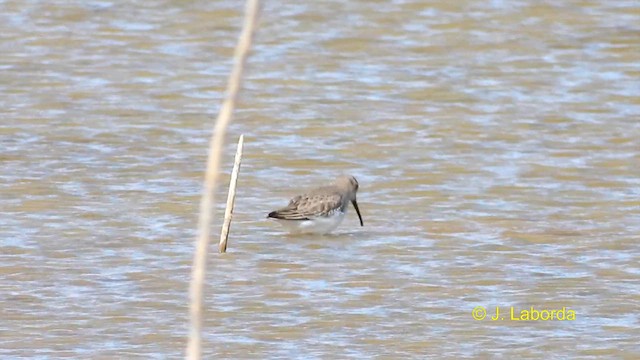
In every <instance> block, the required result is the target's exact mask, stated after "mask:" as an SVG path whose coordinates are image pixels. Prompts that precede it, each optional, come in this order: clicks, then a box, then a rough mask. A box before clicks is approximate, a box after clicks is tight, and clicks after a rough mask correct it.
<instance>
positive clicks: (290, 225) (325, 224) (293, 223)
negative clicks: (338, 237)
mask: <svg viewBox="0 0 640 360" xmlns="http://www.w3.org/2000/svg"><path fill="white" fill-rule="evenodd" d="M343 219H344V213H343V212H341V211H336V212H335V213H334V214H333V215H331V216H327V217H321V216H320V217H316V218H314V219H312V220H276V221H277V222H278V224H280V225H282V226H284V227H285V228H286V229H287V230H288V231H289V232H291V233H294V234H328V233H330V232H331V231H333V230H335V228H337V227H338V225H340V223H341V222H342V220H343Z"/></svg>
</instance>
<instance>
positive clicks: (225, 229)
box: [218, 135, 244, 253]
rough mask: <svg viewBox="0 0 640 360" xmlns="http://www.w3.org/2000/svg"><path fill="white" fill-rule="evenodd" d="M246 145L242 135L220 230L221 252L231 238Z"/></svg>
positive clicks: (224, 250)
mask: <svg viewBox="0 0 640 360" xmlns="http://www.w3.org/2000/svg"><path fill="white" fill-rule="evenodd" d="M243 146H244V135H240V139H238V150H236V159H235V161H234V162H233V171H232V172H231V181H230V182H229V195H228V196H227V207H226V209H225V211H224V223H223V225H222V231H221V232H220V244H219V245H218V250H219V251H220V252H221V253H225V252H227V240H228V239H229V229H230V228H231V218H233V206H234V204H235V201H236V186H237V185H238V172H239V171H240V164H241V163H242V147H243Z"/></svg>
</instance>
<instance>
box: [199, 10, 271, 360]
mask: <svg viewBox="0 0 640 360" xmlns="http://www.w3.org/2000/svg"><path fill="white" fill-rule="evenodd" d="M258 12H259V1H258V0H247V2H246V5H245V17H244V24H243V27H242V33H241V34H240V37H239V39H238V45H237V46H236V49H235V52H234V65H233V69H232V70H231V75H230V76H229V81H228V83H227V93H226V97H225V99H224V101H223V103H222V107H221V109H220V113H219V114H218V118H217V119H216V125H215V127H214V129H213V134H212V136H211V140H210V142H209V155H208V156H209V157H208V161H207V171H206V174H205V183H204V189H203V194H202V199H201V201H200V217H199V218H198V237H197V239H196V250H195V253H194V256H193V265H192V268H191V283H190V284H189V298H190V301H189V323H190V324H189V340H188V344H187V350H186V358H187V359H188V360H200V358H201V356H202V308H203V304H202V303H203V288H204V279H205V273H206V265H207V250H208V248H209V232H210V226H211V218H212V214H211V212H212V206H213V203H214V199H215V194H214V193H215V188H216V181H217V178H218V171H219V169H220V158H221V155H222V147H223V143H224V136H225V133H226V130H227V127H228V125H229V123H230V122H231V116H232V114H233V110H234V108H235V103H236V100H237V98H238V92H239V91H240V83H241V80H242V73H243V71H244V64H245V62H246V59H247V55H248V53H249V48H250V46H251V40H252V38H253V33H254V28H255V25H256V23H257V19H258Z"/></svg>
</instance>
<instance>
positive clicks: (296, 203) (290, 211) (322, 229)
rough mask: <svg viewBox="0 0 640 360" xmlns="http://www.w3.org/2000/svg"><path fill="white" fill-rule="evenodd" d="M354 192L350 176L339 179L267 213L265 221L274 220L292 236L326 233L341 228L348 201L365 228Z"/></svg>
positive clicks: (296, 197) (353, 181)
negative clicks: (293, 234)
mask: <svg viewBox="0 0 640 360" xmlns="http://www.w3.org/2000/svg"><path fill="white" fill-rule="evenodd" d="M356 192H358V180H356V178H354V177H353V176H341V177H339V178H338V179H337V180H336V181H335V183H334V184H333V185H329V186H323V187H319V188H317V189H313V190H311V191H309V192H307V193H304V194H301V195H297V196H295V197H294V198H293V199H291V201H289V205H287V206H285V207H283V208H282V209H280V210H276V211H272V212H270V213H269V215H267V218H273V219H275V220H277V222H278V223H280V224H281V225H283V226H284V227H286V228H287V229H288V230H289V231H290V232H292V233H298V234H328V233H329V232H331V231H333V230H334V229H335V228H337V227H338V225H340V223H341V222H342V219H344V214H345V213H346V212H347V208H348V207H349V202H351V203H352V204H353V207H354V208H355V209H356V213H358V218H359V219H360V226H364V223H363V222H362V216H360V209H358V202H357V201H356Z"/></svg>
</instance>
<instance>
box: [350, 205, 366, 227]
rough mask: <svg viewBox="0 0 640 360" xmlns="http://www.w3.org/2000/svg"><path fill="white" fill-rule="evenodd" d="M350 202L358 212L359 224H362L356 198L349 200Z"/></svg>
mask: <svg viewBox="0 0 640 360" xmlns="http://www.w3.org/2000/svg"><path fill="white" fill-rule="evenodd" d="M351 203H352V204H353V207H354V208H356V212H357V213H358V218H359V219H360V226H364V223H363V222H362V216H361V215H360V209H358V202H357V201H356V199H353V200H351Z"/></svg>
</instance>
